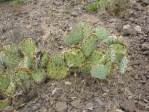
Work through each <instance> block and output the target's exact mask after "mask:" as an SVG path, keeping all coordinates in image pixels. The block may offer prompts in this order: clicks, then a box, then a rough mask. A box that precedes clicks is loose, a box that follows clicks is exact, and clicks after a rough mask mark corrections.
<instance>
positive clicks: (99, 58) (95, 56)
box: [81, 50, 106, 73]
mask: <svg viewBox="0 0 149 112" xmlns="http://www.w3.org/2000/svg"><path fill="white" fill-rule="evenodd" d="M105 61H106V57H105V54H104V52H101V51H97V50H96V51H94V52H93V53H92V55H91V56H90V57H88V58H87V59H86V60H85V63H83V65H82V66H81V70H82V71H83V72H85V73H90V70H91V66H93V65H96V64H99V63H105Z"/></svg>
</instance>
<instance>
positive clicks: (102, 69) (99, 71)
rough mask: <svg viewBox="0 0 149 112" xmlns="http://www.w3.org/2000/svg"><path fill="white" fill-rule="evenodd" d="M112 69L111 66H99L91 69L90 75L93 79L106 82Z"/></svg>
mask: <svg viewBox="0 0 149 112" xmlns="http://www.w3.org/2000/svg"><path fill="white" fill-rule="evenodd" d="M111 68H112V67H111V64H106V65H103V64H97V65H93V66H92V67H91V71H90V73H91V76H92V77H93V78H98V79H102V80H104V79H106V77H107V76H108V75H109V74H110V72H111Z"/></svg>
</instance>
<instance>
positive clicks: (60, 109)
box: [55, 102, 67, 112]
mask: <svg viewBox="0 0 149 112" xmlns="http://www.w3.org/2000/svg"><path fill="white" fill-rule="evenodd" d="M55 109H56V111H57V112H65V111H66V110H67V104H66V102H58V103H56V107H55Z"/></svg>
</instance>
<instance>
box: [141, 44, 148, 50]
mask: <svg viewBox="0 0 149 112" xmlns="http://www.w3.org/2000/svg"><path fill="white" fill-rule="evenodd" d="M142 50H149V42H144V43H143V44H142Z"/></svg>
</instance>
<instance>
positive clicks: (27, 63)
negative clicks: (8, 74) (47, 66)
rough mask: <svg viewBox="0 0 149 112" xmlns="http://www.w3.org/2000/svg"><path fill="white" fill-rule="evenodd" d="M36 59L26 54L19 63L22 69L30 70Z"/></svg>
mask: <svg viewBox="0 0 149 112" xmlns="http://www.w3.org/2000/svg"><path fill="white" fill-rule="evenodd" d="M33 64H34V60H33V58H31V57H28V56H25V57H24V59H23V60H22V62H21V63H20V64H19V68H20V69H24V70H27V71H30V69H32V68H33Z"/></svg>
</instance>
